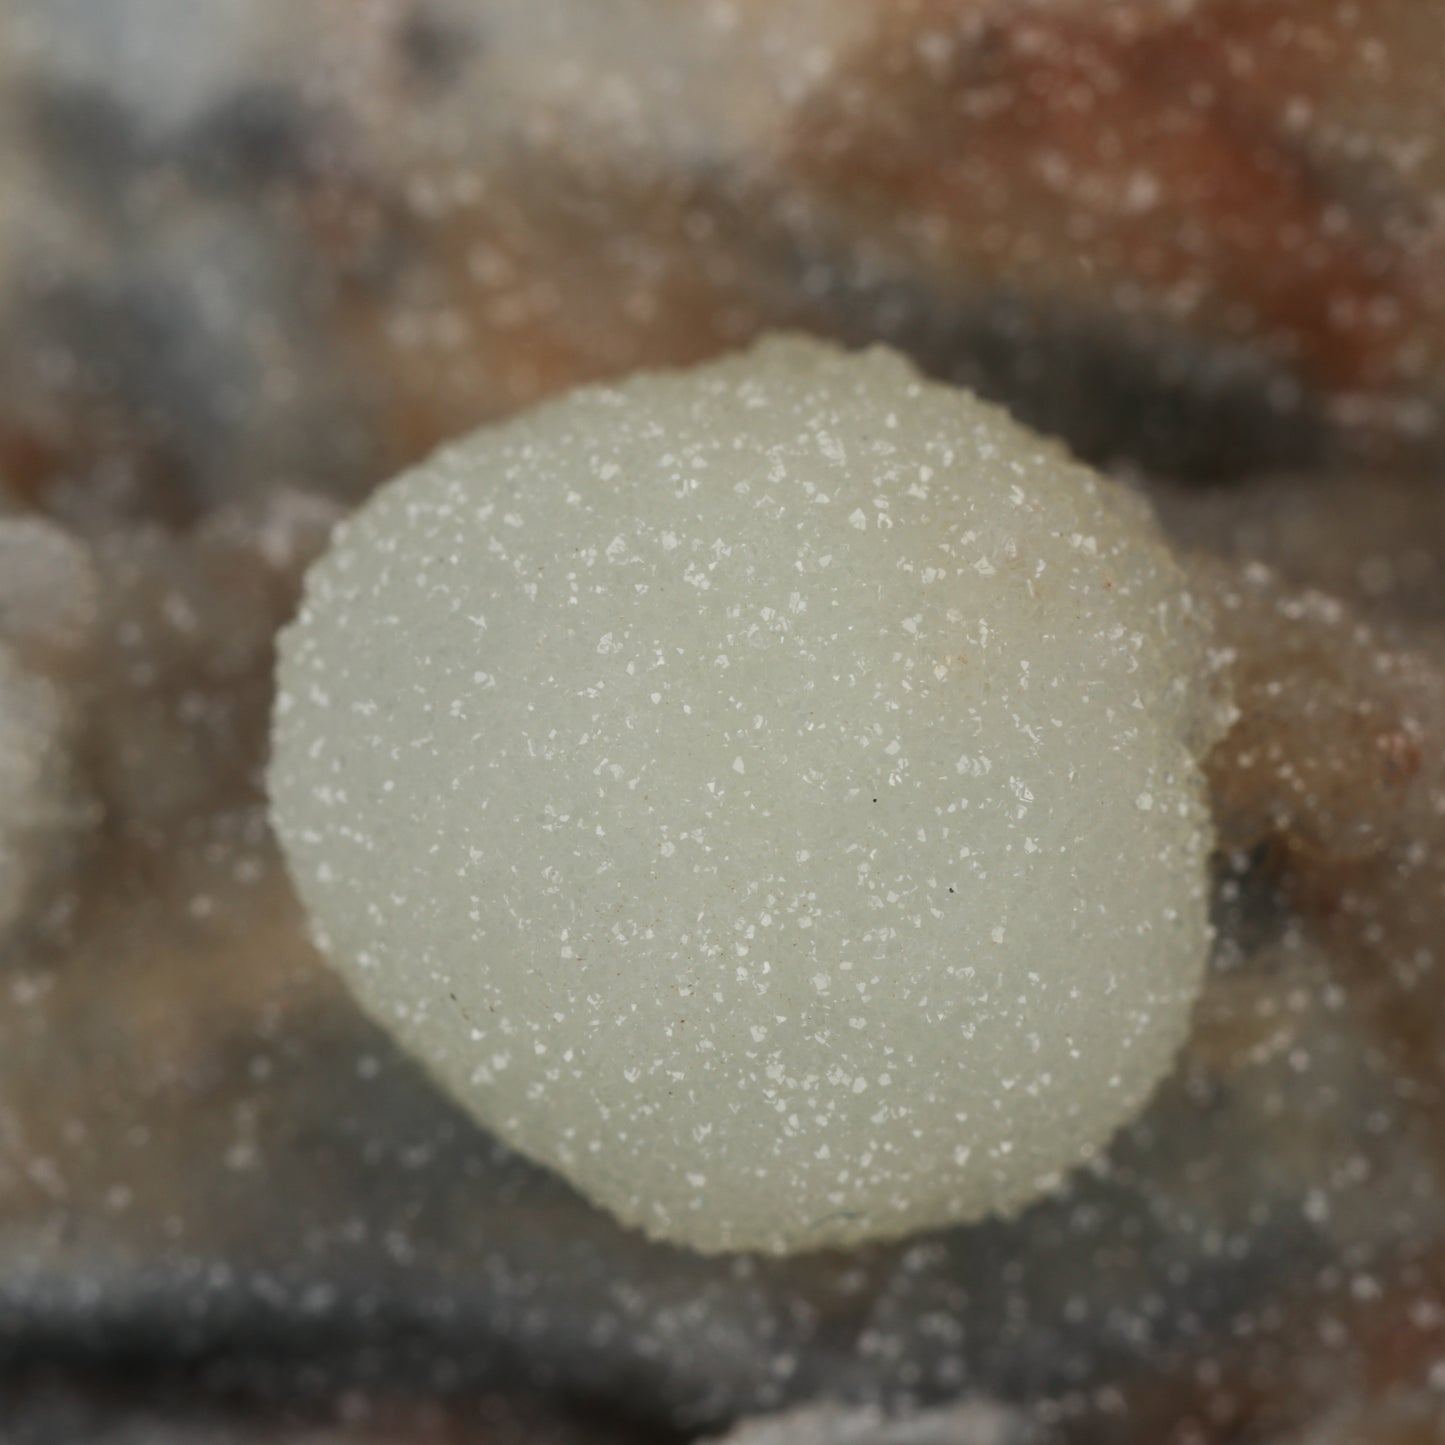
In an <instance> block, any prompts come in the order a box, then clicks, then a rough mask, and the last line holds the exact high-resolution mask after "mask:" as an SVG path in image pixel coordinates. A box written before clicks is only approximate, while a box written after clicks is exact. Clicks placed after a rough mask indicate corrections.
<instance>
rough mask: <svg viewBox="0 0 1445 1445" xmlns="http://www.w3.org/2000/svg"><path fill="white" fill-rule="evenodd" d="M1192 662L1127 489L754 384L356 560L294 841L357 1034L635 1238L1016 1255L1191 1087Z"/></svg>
mask: <svg viewBox="0 0 1445 1445" xmlns="http://www.w3.org/2000/svg"><path fill="white" fill-rule="evenodd" d="M1202 651H1203V639H1202V637H1201V636H1200V628H1199V624H1198V622H1197V621H1196V619H1195V618H1194V616H1193V613H1192V611H1191V608H1190V604H1189V599H1188V596H1187V594H1186V593H1185V591H1184V586H1183V581H1182V578H1181V574H1180V572H1179V570H1178V568H1177V567H1176V565H1175V563H1174V562H1173V560H1172V559H1171V557H1170V555H1169V553H1168V551H1167V550H1166V548H1165V547H1164V545H1163V544H1162V542H1161V541H1160V539H1159V537H1158V535H1157V533H1156V531H1155V528H1154V525H1153V523H1152V521H1151V520H1150V518H1149V516H1148V514H1147V512H1146V511H1145V510H1144V508H1143V507H1142V505H1141V504H1140V503H1139V502H1138V501H1136V500H1135V499H1134V498H1132V497H1131V496H1130V495H1129V494H1127V493H1126V492H1125V491H1124V490H1123V489H1122V488H1120V487H1119V486H1117V485H1115V484H1113V483H1111V482H1108V481H1105V480H1104V479H1102V478H1100V477H1098V476H1096V475H1095V474H1093V473H1092V472H1090V471H1089V470H1087V469H1085V468H1083V467H1081V466H1079V465H1077V464H1076V463H1074V462H1072V461H1070V460H1069V459H1068V458H1067V456H1066V455H1065V454H1064V453H1063V452H1062V451H1061V450H1060V449H1058V448H1057V447H1055V446H1053V445H1051V444H1049V443H1046V442H1043V441H1041V440H1040V439H1039V438H1037V437H1035V436H1033V435H1031V434H1030V433H1028V432H1027V431H1025V430H1023V429H1022V428H1020V427H1019V426H1017V425H1016V424H1014V423H1013V422H1012V421H1010V420H1009V419H1008V418H1007V417H1006V416H1005V415H1004V414H1003V413H1002V412H1000V411H998V410H996V409H995V408H993V407H991V406H988V405H985V404H984V403H983V402H980V401H978V400H977V399H976V398H974V397H972V396H970V395H968V394H966V393H964V392H961V391H958V390H954V389H952V388H949V387H945V386H941V385H936V384H934V383H931V382H926V381H923V380H921V379H920V378H919V377H918V376H917V374H916V373H915V372H914V371H913V370H912V369H911V368H910V366H909V365H908V364H907V363H906V362H905V361H903V360H902V359H901V358H899V357H897V356H895V355H893V354H891V353H889V352H887V351H885V350H882V349H874V350H871V351H868V352H866V353H863V354H852V355H850V354H847V353H844V352H842V351H839V350H836V349H834V348H832V347H829V346H825V345H823V344H820V343H816V342H811V341H805V340H801V339H796V338H783V339H773V340H769V341H765V342H763V343H762V344H760V345H758V346H756V347H755V348H753V349H752V350H750V351H748V352H746V353H744V354H740V355H737V356H733V357H729V358H728V359H726V360H723V361H720V362H716V363H714V364H712V365H708V366H704V367H700V368H698V369H696V370H693V371H687V372H679V373H675V374H665V375H648V376H639V377H635V378H633V379H632V380H629V381H627V382H625V383H623V384H621V385H618V386H613V387H607V388H596V389H589V390H584V391H579V392H576V393H574V394H573V395H571V396H569V397H567V398H565V399H564V400H561V401H558V402H555V403H552V404H550V405H547V406H544V407H541V408H540V409H538V410H536V411H534V412H532V413H530V414H529V415H526V416H523V417H521V418H519V419H518V420H515V421H511V422H508V423H507V424H505V425H502V426H497V427H493V428H489V429H484V430H482V431H479V432H476V433H474V434H473V435H472V436H470V437H467V438H465V439H464V440H462V441H460V442H458V443H456V444H455V445H453V446H450V447H447V448H445V449H444V450H442V451H441V452H439V453H438V454H437V455H436V456H434V457H433V458H432V459H431V460H430V461H428V462H427V463H425V464H424V465H423V466H421V467H419V468H417V469H416V470H414V471H411V472H408V473H407V474H406V475H404V476H402V477H401V478H399V479H398V480H397V481H395V482H393V483H392V484H391V485H390V486H387V487H384V488H383V489H382V490H381V491H380V492H379V493H378V494H377V495H376V496H375V497H374V498H373V499H372V500H371V501H370V502H369V503H368V504H367V505H366V506H364V507H363V508H362V509H361V510H360V512H359V513H357V515H356V516H355V517H354V518H353V519H352V520H351V521H349V522H348V523H347V524H345V525H344V526H343V527H341V528H340V529H339V530H338V532H337V535H336V538H335V541H334V544H333V545H332V547H331V550H330V551H329V552H328V553H327V555H326V556H325V557H323V558H322V560H321V561H320V562H319V563H318V564H317V565H316V567H315V568H314V569H313V571H312V572H311V575H310V577H309V578H308V581H307V587H306V596H305V601H304V605H303V607H302V610H301V614H300V617H299V619H298V620H297V622H296V623H295V624H294V626H292V627H291V628H290V629H289V630H288V631H287V632H286V633H285V634H284V636H283V638H282V641H281V662H280V691H281V696H280V702H279V704H278V707H277V712H276V724H275V758H274V763H273V766H272V772H271V788H272V796H273V798H274V811H275V820H276V826H277V829H278V831H279V833H280V836H281V840H282V842H283V844H284V846H285V849H286V853H287V855H288V858H289V860H290V864H291V868H292V871H293V874H294V876H295V879H296V883H297V886H298V887H299V889H300V891H301V894H302V896H303V898H304V900H305V902H306V904H307V906H308V908H309V910H310V913H311V916H312V919H313V920H314V923H315V927H316V932H317V936H318V938H319V940H320V942H321V945H322V947H323V948H324V949H325V951H326V953H327V954H328V955H329V956H330V958H331V959H332V960H333V962H334V964H335V966H336V968H337V969H338V970H339V971H340V972H341V974H342V975H343V976H344V977H345V979H346V980H347V982H348V983H349V984H350V986H351V988H352V990H353V991H354V993H355V995H356V997H357V999H358V1000H359V1001H360V1003H361V1004H362V1006H363V1007H364V1008H365V1009H366V1010H367V1012H368V1013H370V1014H371V1015H372V1016H373V1017H374V1018H375V1019H377V1020H378V1021H379V1022H380V1023H381V1024H383V1025H384V1026H385V1027H386V1028H387V1029H388V1030H390V1031H391V1033H392V1034H393V1035H394V1036H395V1037H396V1038H398V1039H399V1040H400V1041H401V1042H402V1043H403V1044H404V1045H405V1046H406V1047H407V1048H408V1049H409V1050H411V1051H412V1052H413V1053H414V1054H415V1056H416V1057H417V1058H418V1059H420V1060H421V1061H422V1062H423V1063H424V1064H425V1065H426V1067H427V1068H428V1069H429V1070H430V1071H431V1073H432V1074H433V1075H434V1076H435V1078H436V1079H437V1080H438V1081H439V1082H440V1083H441V1084H442V1085H443V1086H444V1087H445V1088H446V1089H447V1090H449V1091H450V1092H451V1093H452V1094H453V1095H454V1096H455V1097H456V1098H457V1099H458V1100H459V1101H460V1102H461V1103H462V1104H463V1105H465V1107H466V1108H467V1109H469V1110H470V1111H471V1112H472V1113H473V1114H474V1115H475V1116H476V1117H477V1118H478V1119H479V1120H481V1121H482V1122H483V1123H484V1124H486V1125H487V1126H488V1127H489V1128H490V1129H492V1130H493V1131H495V1133H496V1134H498V1135H499V1136H500V1137H501V1138H502V1139H504V1140H505V1141H506V1142H507V1143H508V1144H510V1145H512V1146H513V1147H515V1148H516V1149H518V1150H520V1151H521V1152H523V1153H524V1154H527V1155H530V1156H531V1157H532V1158H534V1159H537V1160H540V1161H542V1162H544V1163H546V1164H549V1165H551V1166H552V1167H553V1168H555V1169H556V1170H558V1171H559V1172H560V1173H561V1174H563V1175H565V1176H566V1177H567V1178H568V1179H569V1180H570V1181H571V1182H572V1183H573V1184H574V1185H575V1186H576V1187H577V1188H578V1189H580V1190H581V1191H582V1192H583V1193H585V1194H586V1195H588V1196H589V1197H590V1198H591V1199H593V1200H595V1201H596V1202H598V1203H599V1204H602V1205H605V1206H606V1207H607V1208H608V1209H610V1210H612V1211H614V1212H615V1213H616V1214H617V1215H618V1216H619V1217H620V1218H621V1219H622V1220H624V1221H626V1222H627V1223H629V1224H634V1225H637V1226H639V1227H640V1228H642V1229H644V1230H646V1231H647V1232H648V1233H649V1234H652V1235H655V1236H659V1237H662V1238H666V1239H670V1240H675V1241H679V1242H682V1243H686V1244H689V1245H692V1246H694V1247H696V1248H699V1249H705V1250H717V1249H743V1248H756V1249H768V1250H794V1249H806V1248H810V1247H815V1246H821V1245H835V1244H840V1243H847V1242H851V1241H856V1240H862V1239H867V1238H873V1237H877V1236H889V1235H898V1234H902V1233H905V1232H907V1231H910V1230H915V1229H922V1228H927V1227H931V1226H937V1225H942V1224H947V1223H950V1222H954V1221H964V1220H971V1219H977V1218H979V1217H981V1216H983V1215H986V1214H989V1213H993V1212H1000V1213H1003V1212H1008V1211H1011V1210H1013V1209H1016V1208H1017V1207H1019V1206H1020V1205H1021V1204H1023V1203H1024V1202H1026V1201H1027V1200H1030V1199H1032V1198H1034V1197H1035V1196H1037V1195H1038V1194H1039V1193H1040V1192H1042V1191H1043V1190H1045V1189H1047V1188H1048V1187H1049V1186H1050V1185H1051V1184H1052V1183H1053V1182H1054V1181H1055V1180H1056V1179H1057V1177H1058V1176H1059V1174H1060V1173H1061V1172H1062V1171H1064V1170H1067V1169H1068V1168H1069V1167H1071V1166H1072V1165H1074V1164H1076V1163H1078V1162H1079V1161H1080V1160H1082V1159H1084V1158H1086V1157H1088V1156H1089V1155H1090V1154H1092V1153H1094V1152H1096V1151H1097V1150H1098V1149H1099V1147H1100V1146H1101V1145H1103V1144H1104V1143H1105V1142H1106V1141H1107V1140H1108V1139H1109V1137H1110V1135H1111V1134H1112V1133H1113V1132H1114V1130H1115V1129H1116V1128H1117V1127H1118V1126H1119V1125H1120V1124H1121V1123H1122V1122H1124V1121H1125V1120H1127V1119H1129V1118H1131V1117H1132V1116H1133V1115H1134V1114H1136V1113H1137V1112H1138V1110H1139V1109H1140V1107H1141V1106H1142V1105H1143V1103H1144V1102H1145V1100H1146V1099H1147V1098H1148V1096H1149V1094H1150V1092H1151V1091H1152V1090H1153V1089H1154V1087H1155V1086H1156V1084H1157V1083H1158V1082H1159V1080H1160V1079H1161V1077H1162V1076H1163V1075H1164V1074H1165V1073H1166V1072H1167V1071H1168V1069H1169V1067H1170V1064H1171V1060H1172V1059H1173V1057H1174V1054H1175V1051H1176V1049H1177V1048H1178V1046H1179V1044H1180V1041H1181V1040H1182V1038H1183V1037H1184V1034H1185V1032H1186V1029H1187V1028H1188V1022H1189V1012H1190V1007H1191V1004H1192V1002H1193V1000H1194V998H1195V996H1196V994H1197V992H1198V990H1199V986H1200V977H1201V971H1202V968H1203V965H1204V962H1205V956H1206V953H1207V950H1208V944H1209V927H1208V923H1207V921H1206V883H1205V866H1206V856H1207V853H1208V851H1209V847H1210V829H1209V822H1208V815H1207V812H1206V808H1205V803H1204V796H1203V787H1202V783H1201V779H1200V773H1199V768H1198V764H1197V760H1196V751H1197V749H1198V748H1199V747H1200V746H1201V745H1202V742H1203V740H1204V739H1205V737H1206V736H1207V735H1208V733H1209V731H1210V721H1211V718H1212V717H1213V716H1214V710H1213V706H1212V701H1211V699H1210V696H1209V691H1208V689H1207V687H1206V686H1205V684H1204V683H1203V681H1202V680H1201V662H1200V657H1201V653H1202Z"/></svg>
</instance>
